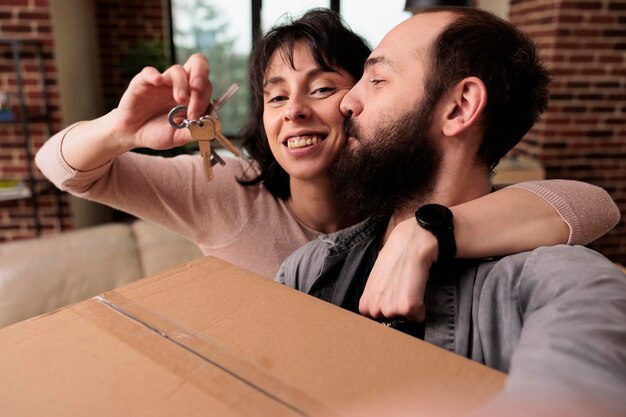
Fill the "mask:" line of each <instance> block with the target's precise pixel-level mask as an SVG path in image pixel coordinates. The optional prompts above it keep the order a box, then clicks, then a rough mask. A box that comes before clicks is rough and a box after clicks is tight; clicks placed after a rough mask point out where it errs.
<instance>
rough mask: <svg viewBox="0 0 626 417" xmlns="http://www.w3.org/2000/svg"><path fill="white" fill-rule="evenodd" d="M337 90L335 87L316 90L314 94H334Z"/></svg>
mask: <svg viewBox="0 0 626 417" xmlns="http://www.w3.org/2000/svg"><path fill="white" fill-rule="evenodd" d="M335 90H336V88H335V87H320V88H316V89H315V90H313V92H312V94H328V93H332V92H333V91H335Z"/></svg>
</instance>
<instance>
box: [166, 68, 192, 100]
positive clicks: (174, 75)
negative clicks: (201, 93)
mask: <svg viewBox="0 0 626 417" xmlns="http://www.w3.org/2000/svg"><path fill="white" fill-rule="evenodd" d="M163 79H164V81H165V84H166V85H170V86H171V87H172V95H173V96H174V100H175V101H176V102H177V103H179V104H187V102H188V101H189V96H190V94H189V79H188V74H187V71H186V70H185V68H184V67H183V66H182V65H172V66H171V67H169V68H168V69H167V70H166V71H165V72H164V73H163Z"/></svg>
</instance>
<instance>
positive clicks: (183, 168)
mask: <svg viewBox="0 0 626 417" xmlns="http://www.w3.org/2000/svg"><path fill="white" fill-rule="evenodd" d="M70 127H71V126H70ZM68 130H69V128H66V129H65V130H63V131H61V132H59V133H57V134H56V135H54V136H53V137H52V138H50V139H49V140H48V141H47V142H46V144H45V145H44V146H43V147H42V148H41V150H40V151H39V152H38V153H37V155H36V158H35V160H36V163H37V166H38V167H39V169H41V171H42V172H43V173H44V175H45V176H46V177H48V179H50V181H52V182H53V183H54V184H55V185H56V186H57V187H58V188H60V189H61V190H64V191H67V192H70V193H72V194H74V195H76V196H78V197H81V198H85V199H89V200H94V201H98V202H100V203H103V204H106V205H108V206H111V207H114V208H116V209H119V210H122V211H124V212H127V213H130V214H132V215H134V216H137V217H139V218H142V219H146V220H150V221H153V222H155V223H158V224H161V225H163V226H165V227H167V228H169V229H171V230H173V231H174V232H176V233H179V234H180V235H182V236H183V237H186V238H188V239H189V240H191V241H193V242H195V243H196V244H197V245H198V246H199V248H200V250H201V251H202V252H203V253H204V254H205V255H213V256H216V257H218V258H221V259H224V260H226V261H228V262H231V263H233V264H235V265H238V266H241V267H243V268H246V269H248V270H251V271H254V272H256V273H258V274H260V275H262V276H265V277H268V278H273V277H274V276H275V274H276V272H277V270H278V268H279V267H280V265H281V263H282V261H283V260H284V259H285V258H286V257H287V256H288V255H290V254H291V253H292V252H293V251H294V250H295V249H297V248H298V247H300V246H302V245H304V244H305V243H307V242H308V241H310V240H311V239H314V238H315V237H316V236H319V235H320V234H321V233H320V232H318V231H315V230H312V229H310V228H309V227H307V226H306V225H304V224H303V223H301V222H300V221H299V220H298V219H297V218H296V217H295V216H294V215H293V214H292V213H291V212H290V210H289V208H288V207H287V205H286V204H285V202H284V201H283V200H281V199H277V198H274V196H272V195H271V194H270V193H269V192H268V191H267V189H266V188H265V187H263V186H261V185H258V186H251V187H244V186H241V185H239V184H237V182H236V181H235V179H236V178H238V177H241V175H242V173H243V172H244V170H245V169H246V168H248V164H247V163H245V162H243V161H240V160H235V159H226V165H225V166H221V165H216V166H215V167H214V174H215V176H214V178H213V180H212V181H210V182H207V181H206V179H205V177H204V171H203V166H202V160H201V158H199V157H197V156H190V155H181V156H177V157H174V158H161V157H155V156H147V155H141V154H137V153H133V152H129V153H126V154H124V155H122V156H120V157H118V158H116V159H115V160H113V161H112V162H109V163H108V164H106V165H104V166H102V167H99V168H97V169H94V170H91V171H86V172H81V171H77V170H75V169H73V168H72V167H70V166H69V165H68V164H67V163H66V162H65V160H64V159H63V156H62V155H61V142H62V140H63V137H64V135H65V133H66V132H67V131H68ZM248 169H249V168H248ZM514 187H517V188H524V189H526V190H529V191H531V192H533V193H535V194H537V195H540V196H541V197H543V198H544V199H545V200H546V201H548V202H549V203H550V204H551V205H552V206H553V207H554V208H555V209H556V210H557V211H558V212H559V214H560V215H561V217H562V218H563V220H565V222H566V223H567V224H568V225H569V227H570V241H569V243H572V244H574V243H579V244H585V243H588V242H589V241H591V240H593V239H595V238H597V237H598V236H601V235H602V234H604V233H606V232H607V231H608V230H610V229H611V228H612V227H613V226H614V225H615V223H616V222H617V220H618V219H619V211H617V207H616V206H615V204H614V203H613V201H612V200H611V198H610V197H609V196H608V194H607V193H606V192H605V191H604V190H602V189H601V188H599V187H594V186H591V185H588V184H583V183H575V182H571V181H563V180H552V181H534V182H526V183H520V184H516V185H514ZM616 212H617V214H615V213H616ZM598 214H600V215H598ZM616 217H617V218H616Z"/></svg>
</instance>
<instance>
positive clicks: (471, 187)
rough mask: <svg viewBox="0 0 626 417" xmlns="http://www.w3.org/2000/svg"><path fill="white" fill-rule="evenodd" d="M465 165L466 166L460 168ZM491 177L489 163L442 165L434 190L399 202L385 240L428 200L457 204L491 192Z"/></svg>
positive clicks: (448, 205) (444, 203)
mask: <svg viewBox="0 0 626 417" xmlns="http://www.w3.org/2000/svg"><path fill="white" fill-rule="evenodd" d="M459 167H464V168H459ZM491 187H492V185H491V180H490V178H489V175H488V172H487V171H486V168H485V167H482V166H476V165H474V164H468V163H466V164H464V165H460V164H459V163H456V162H455V163H451V164H448V167H446V165H445V164H442V165H441V169H440V170H439V175H438V179H437V180H436V181H435V185H434V187H433V190H432V191H431V192H430V193H428V194H426V195H424V194H422V195H416V196H413V197H412V198H410V199H408V200H407V201H406V202H404V203H402V204H401V205H398V206H397V207H396V208H395V210H394V212H393V214H392V215H391V218H390V219H389V223H388V225H387V229H386V230H385V235H384V237H383V240H382V242H381V244H384V242H386V241H387V238H388V237H389V234H390V233H391V231H392V230H393V228H394V227H395V226H396V225H397V224H398V223H400V222H401V221H403V220H406V219H408V218H412V217H414V216H415V210H417V209H418V208H419V207H420V206H422V205H424V204H427V203H438V204H443V205H444V206H447V207H452V206H456V205H458V204H462V203H465V202H467V201H470V200H474V199H476V198H479V197H482V196H484V195H486V194H488V193H489V192H491Z"/></svg>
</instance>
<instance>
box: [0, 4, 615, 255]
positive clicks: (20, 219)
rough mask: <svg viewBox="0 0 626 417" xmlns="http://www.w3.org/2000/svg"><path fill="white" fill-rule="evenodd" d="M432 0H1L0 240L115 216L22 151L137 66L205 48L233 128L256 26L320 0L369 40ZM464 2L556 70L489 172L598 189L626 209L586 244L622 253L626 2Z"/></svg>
mask: <svg viewBox="0 0 626 417" xmlns="http://www.w3.org/2000/svg"><path fill="white" fill-rule="evenodd" d="M429 3H430V2H429V1H426V0H418V1H405V0H401V1H400V0H326V1H324V0H318V1H313V0H310V1H305V0H301V1H295V0H291V1H288V0H263V1H261V0H228V1H218V0H141V1H140V0H125V1H121V0H0V242H5V241H14V240H21V239H28V238H33V237H37V236H50V235H55V234H58V233H61V232H63V231H67V230H74V229H77V228H84V227H88V226H91V225H95V224H100V223H106V222H112V221H123V220H124V219H125V215H124V214H123V213H118V212H115V211H114V210H111V209H109V208H106V207H103V206H100V205H97V204H93V203H90V202H86V201H84V200H79V199H76V198H74V197H70V196H68V195H66V194H64V193H61V192H58V191H57V190H56V189H55V188H54V187H52V186H51V185H50V184H49V183H48V182H47V181H46V180H45V179H44V178H43V177H42V176H41V174H40V173H39V172H38V171H37V169H36V167H34V165H33V163H32V158H33V155H34V153H35V152H36V151H37V149H39V147H41V145H42V144H43V143H44V142H45V141H46V140H47V139H48V137H49V136H50V135H51V134H53V133H55V132H57V131H59V130H61V129H62V128H63V127H65V126H67V125H68V124H70V123H73V122H76V121H78V120H84V119H91V118H94V117H97V116H100V115H102V114H104V113H106V112H108V111H109V110H111V109H112V108H114V107H115V106H116V104H117V102H118V101H119V98H120V97H121V94H122V93H123V91H124V90H125V88H126V86H127V84H128V82H129V81H130V79H131V78H132V76H133V75H134V74H135V73H137V72H139V71H140V70H141V69H142V68H143V67H144V66H147V65H151V66H155V67H157V68H159V69H164V68H166V67H167V66H169V65H171V64H172V63H175V62H177V63H182V62H184V61H185V60H186V58H187V57H188V56H189V55H190V54H192V53H194V52H202V53H204V54H205V55H206V56H207V57H208V58H209V61H210V64H211V79H212V82H213V85H214V91H215V95H216V96H217V95H220V94H221V92H223V91H224V90H225V89H226V88H227V87H228V86H229V85H230V84H232V83H239V84H240V86H241V89H240V91H239V92H238V93H237V94H236V95H235V96H234V97H233V98H232V99H231V100H230V101H229V102H228V103H227V104H226V105H225V106H224V107H223V109H222V111H221V120H222V124H223V126H224V131H225V133H226V134H227V136H229V137H230V138H234V139H236V135H237V132H238V130H239V128H240V127H241V126H242V122H243V120H244V119H245V117H246V114H247V111H248V100H249V97H248V91H247V89H248V87H247V81H246V79H247V75H246V71H247V68H246V62H247V57H248V53H249V51H250V46H251V43H252V39H253V37H254V36H255V34H258V33H261V32H264V31H266V30H267V29H268V28H269V27H271V26H272V25H273V24H275V23H280V22H281V20H282V19H285V18H288V17H289V16H298V15H299V14H301V13H302V12H304V11H305V10H307V9H309V8H312V7H330V8H333V9H335V10H337V11H339V12H340V13H341V14H342V16H343V17H344V19H345V21H346V22H347V23H348V24H349V25H350V26H351V27H352V28H353V29H354V30H355V31H357V32H358V33H360V34H361V35H362V36H364V37H365V38H366V39H367V40H368V41H369V42H370V44H371V45H372V46H376V44H377V43H378V42H379V41H380V39H381V38H382V36H383V35H384V34H385V33H386V32H387V31H388V30H389V29H391V28H392V27H393V26H395V25H396V24H397V23H399V22H400V21H402V20H404V19H406V18H407V17H409V16H410V15H411V13H412V11H413V10H416V9H418V8H420V7H424V6H427V5H428V4H429ZM456 3H465V2H464V1H460V2H458V1H457V2H456ZM469 5H471V6H474V7H480V8H484V9H488V10H491V11H493V12H494V13H496V14H498V15H500V16H501V17H504V18H506V19H508V20H510V21H511V22H512V23H514V24H515V25H517V26H518V27H520V28H521V29H523V30H525V31H526V32H528V33H529V34H530V35H531V36H532V37H533V39H534V40H535V41H536V42H537V43H538V45H539V47H540V50H541V52H542V54H543V56H544V59H545V61H546V63H547V64H548V66H549V67H550V69H551V70H552V72H553V74H554V76H555V77H554V81H553V84H552V90H551V91H552V93H551V96H550V105H549V109H548V111H547V112H546V113H544V115H543V117H542V120H541V122H540V123H538V124H537V125H536V126H535V127H534V128H533V130H532V131H531V132H530V133H529V134H528V135H527V136H526V137H525V138H524V140H523V141H522V143H520V145H518V146H517V147H516V148H515V149H514V150H513V151H512V152H511V154H510V155H509V156H508V157H507V158H506V160H505V161H503V163H502V164H501V166H500V167H499V168H498V176H497V177H496V180H497V181H499V182H509V181H521V180H526V179H540V178H565V179H576V180H581V181H586V182H589V183H592V184H595V185H598V186H600V187H603V188H604V189H605V190H607V191H608V192H609V194H610V195H611V196H612V198H613V199H614V200H615V202H616V203H617V204H618V205H619V207H620V209H621V212H622V220H621V221H620V223H619V225H618V226H617V227H616V228H615V229H614V230H612V231H611V232H610V233H609V234H608V235H607V236H605V237H603V238H602V239H600V240H598V241H596V242H594V243H593V244H591V245H590V247H592V248H593V249H596V250H598V251H600V252H601V253H603V254H604V255H605V256H607V257H608V258H610V259H611V260H613V261H615V262H619V263H622V264H626V226H625V224H624V220H623V215H624V213H626V65H625V63H626V0H593V1H571V0H511V1H508V0H490V1H487V0H474V1H471V2H470V4H469ZM194 151H195V149H194V148H193V146H191V147H189V148H183V149H179V150H176V151H175V152H174V153H176V152H194ZM166 156H167V155H166Z"/></svg>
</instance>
